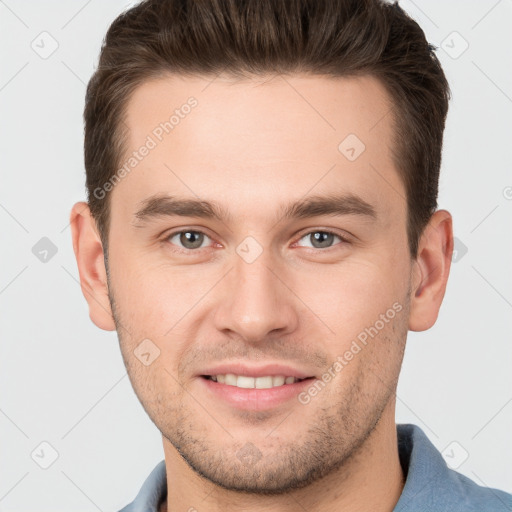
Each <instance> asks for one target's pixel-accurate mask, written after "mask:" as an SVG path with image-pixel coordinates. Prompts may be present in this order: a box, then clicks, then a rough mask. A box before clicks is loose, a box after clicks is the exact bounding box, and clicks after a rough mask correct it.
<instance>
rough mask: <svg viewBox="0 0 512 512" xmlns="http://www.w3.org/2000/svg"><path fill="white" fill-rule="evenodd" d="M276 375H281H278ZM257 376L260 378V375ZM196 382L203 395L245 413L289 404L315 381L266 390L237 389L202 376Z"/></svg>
mask: <svg viewBox="0 0 512 512" xmlns="http://www.w3.org/2000/svg"><path fill="white" fill-rule="evenodd" d="M265 370H266V371H268V368H265ZM215 371H217V370H215ZM238 371H240V370H238ZM251 371H254V370H251ZM227 373H231V372H227ZM219 374H222V372H219V373H217V374H215V373H214V374H213V375H219ZM237 375H248V376H253V375H250V374H244V373H238V374H237ZM265 375H269V373H266V374H265ZM276 375H283V374H282V373H278V374H276ZM258 376H259V377H261V376H262V375H258ZM289 376H293V375H289ZM300 378H303V377H300ZM197 380H198V381H199V385H200V386H201V387H202V389H204V391H205V393H206V394H209V395H210V396H211V397H212V398H213V399H214V400H215V399H217V400H218V399H220V400H222V401H224V402H225V403H227V404H228V405H230V406H231V407H234V408H236V409H242V410H245V411H264V410H268V409H273V408H276V407H278V406H280V405H283V404H285V403H286V402H289V401H290V400H292V399H295V400H296V399H297V395H298V394H299V393H300V392H301V391H302V390H304V389H305V388H306V387H308V386H310V385H311V384H312V383H313V382H314V381H315V378H314V377H312V378H305V380H301V381H299V382H295V383H293V384H283V385H282V386H276V387H275V388H266V389H257V388H238V387H236V386H230V385H228V384H222V383H220V382H215V381H213V380H211V379H207V378H205V377H203V376H199V378H198V379H197Z"/></svg>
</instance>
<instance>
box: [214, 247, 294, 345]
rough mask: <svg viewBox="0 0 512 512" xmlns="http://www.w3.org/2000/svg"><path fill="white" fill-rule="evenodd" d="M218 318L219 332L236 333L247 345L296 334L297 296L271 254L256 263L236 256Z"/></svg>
mask: <svg viewBox="0 0 512 512" xmlns="http://www.w3.org/2000/svg"><path fill="white" fill-rule="evenodd" d="M219 284H221V285H222V293H220V294H219V302H218V304H217V310H216V314H215V324H216V328H217V329H218V330H220V331H223V332H228V331H230V332H232V333H236V334H237V335H238V336H239V337H242V338H243V339H245V340H246V341H247V342H250V343H259V342H265V341H268V339H269V337H270V336H274V337H275V336H276V335H281V336H282V335H285V334H289V333H291V332H293V331H294V330H295V329H296V328H297V326H298V323H299V317H298V311H297V301H296V298H295V295H294V294H293V292H292V291H291V290H290V288H289V287H288V286H287V284H286V276H285V275H284V273H283V270H282V269H281V270H279V267H278V266H276V265H275V262H274V264H273V261H272V258H271V255H270V254H269V251H263V253H262V254H261V255H260V256H259V258H258V259H257V260H256V261H253V262H252V263H248V262H246V261H245V260H244V259H242V258H241V257H239V256H238V255H237V254H235V255H234V268H233V269H232V271H231V272H229V273H228V274H227V275H226V277H225V279H223V282H222V283H219Z"/></svg>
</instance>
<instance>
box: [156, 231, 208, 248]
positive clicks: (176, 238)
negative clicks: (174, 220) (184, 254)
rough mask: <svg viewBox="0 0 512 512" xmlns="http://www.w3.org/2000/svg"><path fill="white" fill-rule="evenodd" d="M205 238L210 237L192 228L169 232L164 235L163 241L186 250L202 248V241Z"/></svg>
mask: <svg viewBox="0 0 512 512" xmlns="http://www.w3.org/2000/svg"><path fill="white" fill-rule="evenodd" d="M207 239H210V237H209V236H208V235H206V234H205V233H203V232H201V231H194V230H192V229H186V230H184V231H176V232H175V233H171V234H170V235H168V236H166V237H165V241H168V242H170V243H172V244H174V245H177V246H178V247H181V248H182V249H187V250H194V249H200V248H202V247H203V243H204V242H205V240H207Z"/></svg>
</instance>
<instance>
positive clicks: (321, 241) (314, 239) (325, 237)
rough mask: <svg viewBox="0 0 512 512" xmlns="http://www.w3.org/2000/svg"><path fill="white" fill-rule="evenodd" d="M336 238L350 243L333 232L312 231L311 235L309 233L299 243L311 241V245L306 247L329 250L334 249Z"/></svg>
mask: <svg viewBox="0 0 512 512" xmlns="http://www.w3.org/2000/svg"><path fill="white" fill-rule="evenodd" d="M335 238H338V239H339V240H340V241H341V242H348V240H346V239H344V238H343V237H341V236H340V235H337V234H336V233H332V232H331V231H311V232H310V233H307V234H306V235H305V236H303V237H302V238H301V239H300V240H299V242H300V241H301V240H307V239H309V240H310V241H311V245H306V246H305V247H313V248H314V249H328V248H330V247H332V243H333V241H334V239H335ZM299 242H297V243H299ZM299 245H300V244H299Z"/></svg>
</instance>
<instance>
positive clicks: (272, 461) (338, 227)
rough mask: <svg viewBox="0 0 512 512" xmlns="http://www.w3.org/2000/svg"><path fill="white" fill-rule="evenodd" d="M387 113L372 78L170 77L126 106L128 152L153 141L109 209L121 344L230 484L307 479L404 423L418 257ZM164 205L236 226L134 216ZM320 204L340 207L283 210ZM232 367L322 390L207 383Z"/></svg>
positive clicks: (219, 478)
mask: <svg viewBox="0 0 512 512" xmlns="http://www.w3.org/2000/svg"><path fill="white" fill-rule="evenodd" d="M190 97H194V98H195V101H196V102H197V103H196V104H195V105H194V106H193V107H191V108H181V110H180V115H178V118H179V121H178V122H176V119H174V127H173V128H172V130H169V133H166V132H165V131H162V128H161V129H160V130H158V129H157V127H158V126H159V125H160V123H163V122H165V121H168V120H169V118H170V116H171V115H172V114H173V112H174V110H175V109H180V107H182V105H184V104H186V103H187V100H188V98H190ZM390 107H391V104H390V103H389V99H388V96H387V95H386V93H385V91H384V88H383V87H382V86H381V85H380V83H379V82H378V81H377V80H375V79H373V78H371V77H361V78H358V79H355V78H350V79H337V80H334V79H331V78H327V77H320V76H315V77H305V76H293V77H280V76H277V77H274V78H273V79H271V80H270V79H269V80H268V81H266V82H264V83H263V80H261V79H260V80H258V81H248V80H246V81H239V82H236V83H235V82H234V81H233V80H231V79H228V78H221V77H219V78H217V79H215V80H213V81H212V80H211V79H208V80H207V79H205V78H183V77H176V76H175V77H167V78H162V79H159V80H155V81H151V82H147V83H145V84H144V85H142V86H140V87H139V88H138V89H137V90H136V91H135V93H134V95H133V96H132V98H131V100H130V102H129V104H128V108H127V117H126V124H127V126H128V128H129V133H130V135H129V140H128V146H127V148H128V151H127V155H125V156H126V159H128V157H129V155H130V154H131V153H132V152H133V151H137V150H139V148H140V147H141V146H142V145H144V144H147V143H148V140H149V139H148V136H150V138H151V139H152V141H153V142H154V144H153V143H152V142H149V144H148V146H149V147H150V149H149V151H148V152H147V156H145V157H144V158H143V159H142V160H141V161H140V162H138V163H137V165H136V166H135V167H134V168H133V169H132V170H131V171H130V172H129V173H128V174H127V176H126V177H124V178H123V179H122V180H121V181H120V182H119V183H118V184H117V185H116V186H115V188H114V190H113V192H112V196H111V225H110V238H109V270H110V279H109V293H110V298H111V304H112V306H113V312H114V318H115V320H116V326H117V330H118V334H119V339H120V345H121V350H122V354H123V358H124V361H125V364H126V366H127V369H128V373H129V376H130V379H131V382H132V385H133V387H134V389H135V392H136V393H137V395H138V397H139V399H140V401H141V402H142V404H143V406H144V408H145V410H146V411H147V413H148V414H149V416H150V417H151V419H152V420H153V422H154V423H155V424H156V426H157V427H158V428H159V429H160V431H161V432H162V434H163V436H164V443H171V444H172V445H173V446H174V447H175V448H176V449H177V450H178V451H179V453H181V455H182V456H183V457H184V459H185V460H186V461H187V462H188V464H189V465H190V466H191V467H192V468H193V469H194V470H195V471H197V472H198V473H200V474H202V475H203V476H205V477H206V478H207V479H209V480H211V481H212V482H215V483H217V484H218V485H220V486H224V487H226V488H231V489H239V490H247V491H252V492H263V491H265V492H275V493H279V492H283V491H284V490H286V489H289V488H290V487H293V486H295V487H301V486H304V485H306V484H307V483H310V482H312V481H314V480H316V479H318V478H320V477H322V476H324V475H326V474H327V473H329V472H330V471H332V470H333V469H334V468H337V467H340V466H341V465H342V464H343V463H345V462H346V461H347V460H349V459H350V456H351V455H355V454H356V453H357V449H358V448H359V447H360V446H363V442H364V441H365V440H366V439H367V438H369V436H370V434H371V433H372V431H373V430H374V428H375V427H376V425H377V427H378V425H379V424H380V423H382V422H383V421H388V422H389V421H393V413H394V400H393V392H394V390H395V386H396V381H397V378H398V373H399V369H400V364H401V360H402V354H403V348H404V344H405V339H406V334H407V327H408V311H409V290H410V285H411V260H410V255H409V251H408V243H407V235H406V219H407V212H406V204H405V200H404V197H405V190H404V187H403V184H402V182H401V180H400V178H399V176H398V174H397V171H396V169H395V168H394V165H393V162H392V159H391V147H392V144H391V138H392V128H391V112H390ZM186 112H188V113H186ZM350 134H352V135H350ZM347 137H349V138H348V139H347V140H346V141H345V142H343V141H344V140H345V139H346V138H347ZM159 139H161V140H159ZM342 142H343V144H341V146H340V143H342ZM361 143H363V144H364V146H365V148H364V151H362V152H361V150H362V149H363V146H362V145H361ZM143 152H145V151H144V150H143ZM123 163H124V161H123V162H122V163H121V164H123ZM164 195H168V196H172V197H173V198H174V199H175V200H193V201H204V202H211V203H215V204H216V205H218V206H219V207H220V208H219V210H220V212H221V213H223V215H224V216H223V217H222V218H219V219H218V218H215V217H210V216H199V215H197V214H196V215H194V214H193V212H192V211H190V210H186V209H184V208H183V207H182V208H181V209H179V208H178V209H176V208H174V209H172V211H173V212H174V214H172V215H165V214H163V212H164V211H165V207H163V206H162V204H161V203H158V204H156V205H155V203H153V204H152V208H146V215H139V216H138V217H137V216H136V215H135V214H136V212H140V211H142V210H144V208H145V207H146V206H148V205H149V202H147V200H148V199H149V198H151V197H155V196H159V197H162V196H164ZM313 196H314V198H315V199H322V198H331V199H332V198H333V197H339V198H341V199H340V200H339V202H338V203H337V204H338V208H339V210H338V212H337V214H334V212H333V211H332V209H331V210H330V213H325V212H323V211H322V210H321V208H317V209H316V210H313V211H312V209H311V208H310V209H309V210H307V211H306V212H305V215H300V216H298V215H294V214H293V213H294V212H293V211H291V212H288V213H291V214H290V215H285V213H286V208H287V207H288V206H289V205H291V204H293V203H295V202H304V201H306V200H308V198H312V197H313ZM343 197H344V198H345V200H344V201H343ZM182 206H183V205H182ZM170 210H171V209H170V208H167V212H168V213H169V212H170ZM156 211H159V212H160V214H159V215H154V214H155V212H156ZM151 212H152V213H153V215H152V214H151ZM372 212H373V214H372ZM171 213H172V212H171ZM180 213H181V214H186V216H185V215H180ZM295 213H297V211H295ZM143 340H146V341H144V342H143ZM147 340H150V341H147ZM141 343H143V344H142V345H141ZM158 350H159V355H158ZM350 354H352V355H350ZM157 355H158V357H156V356H157ZM155 357H156V359H155ZM141 361H142V362H141ZM336 362H338V364H336ZM273 365H274V366H275V365H283V366H285V367H286V368H275V367H274V368H272V366H273ZM266 366H268V368H264V367H266ZM256 370H261V371H259V372H256ZM226 373H233V374H245V375H246V376H247V375H248V376H251V375H252V376H255V375H260V376H269V377H276V376H280V375H281V376H284V377H287V376H288V377H290V376H300V377H308V380H304V381H301V382H297V383H294V384H286V383H285V384H283V386H278V387H272V388H268V389H245V388H238V387H236V386H233V385H230V384H226V383H221V382H219V381H218V382H214V381H213V380H211V379H209V378H207V377H205V375H206V376H207V375H212V374H221V375H222V374H226ZM326 373H328V374H330V376H331V378H330V379H329V378H327V377H326V376H325V374H326ZM229 379H233V377H228V381H229V382H230V383H234V382H236V383H238V384H240V385H249V386H250V385H252V381H251V380H250V379H243V378H242V379H239V380H236V381H232V380H229ZM219 380H222V377H220V379H219ZM318 381H319V382H318ZM254 382H255V383H256V385H262V386H268V385H271V384H272V385H273V384H274V383H276V384H279V383H280V380H279V379H276V380H269V379H261V380H259V381H254ZM315 382H316V386H315ZM315 389H316V391H315ZM379 419H380V423H378V422H379Z"/></svg>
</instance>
